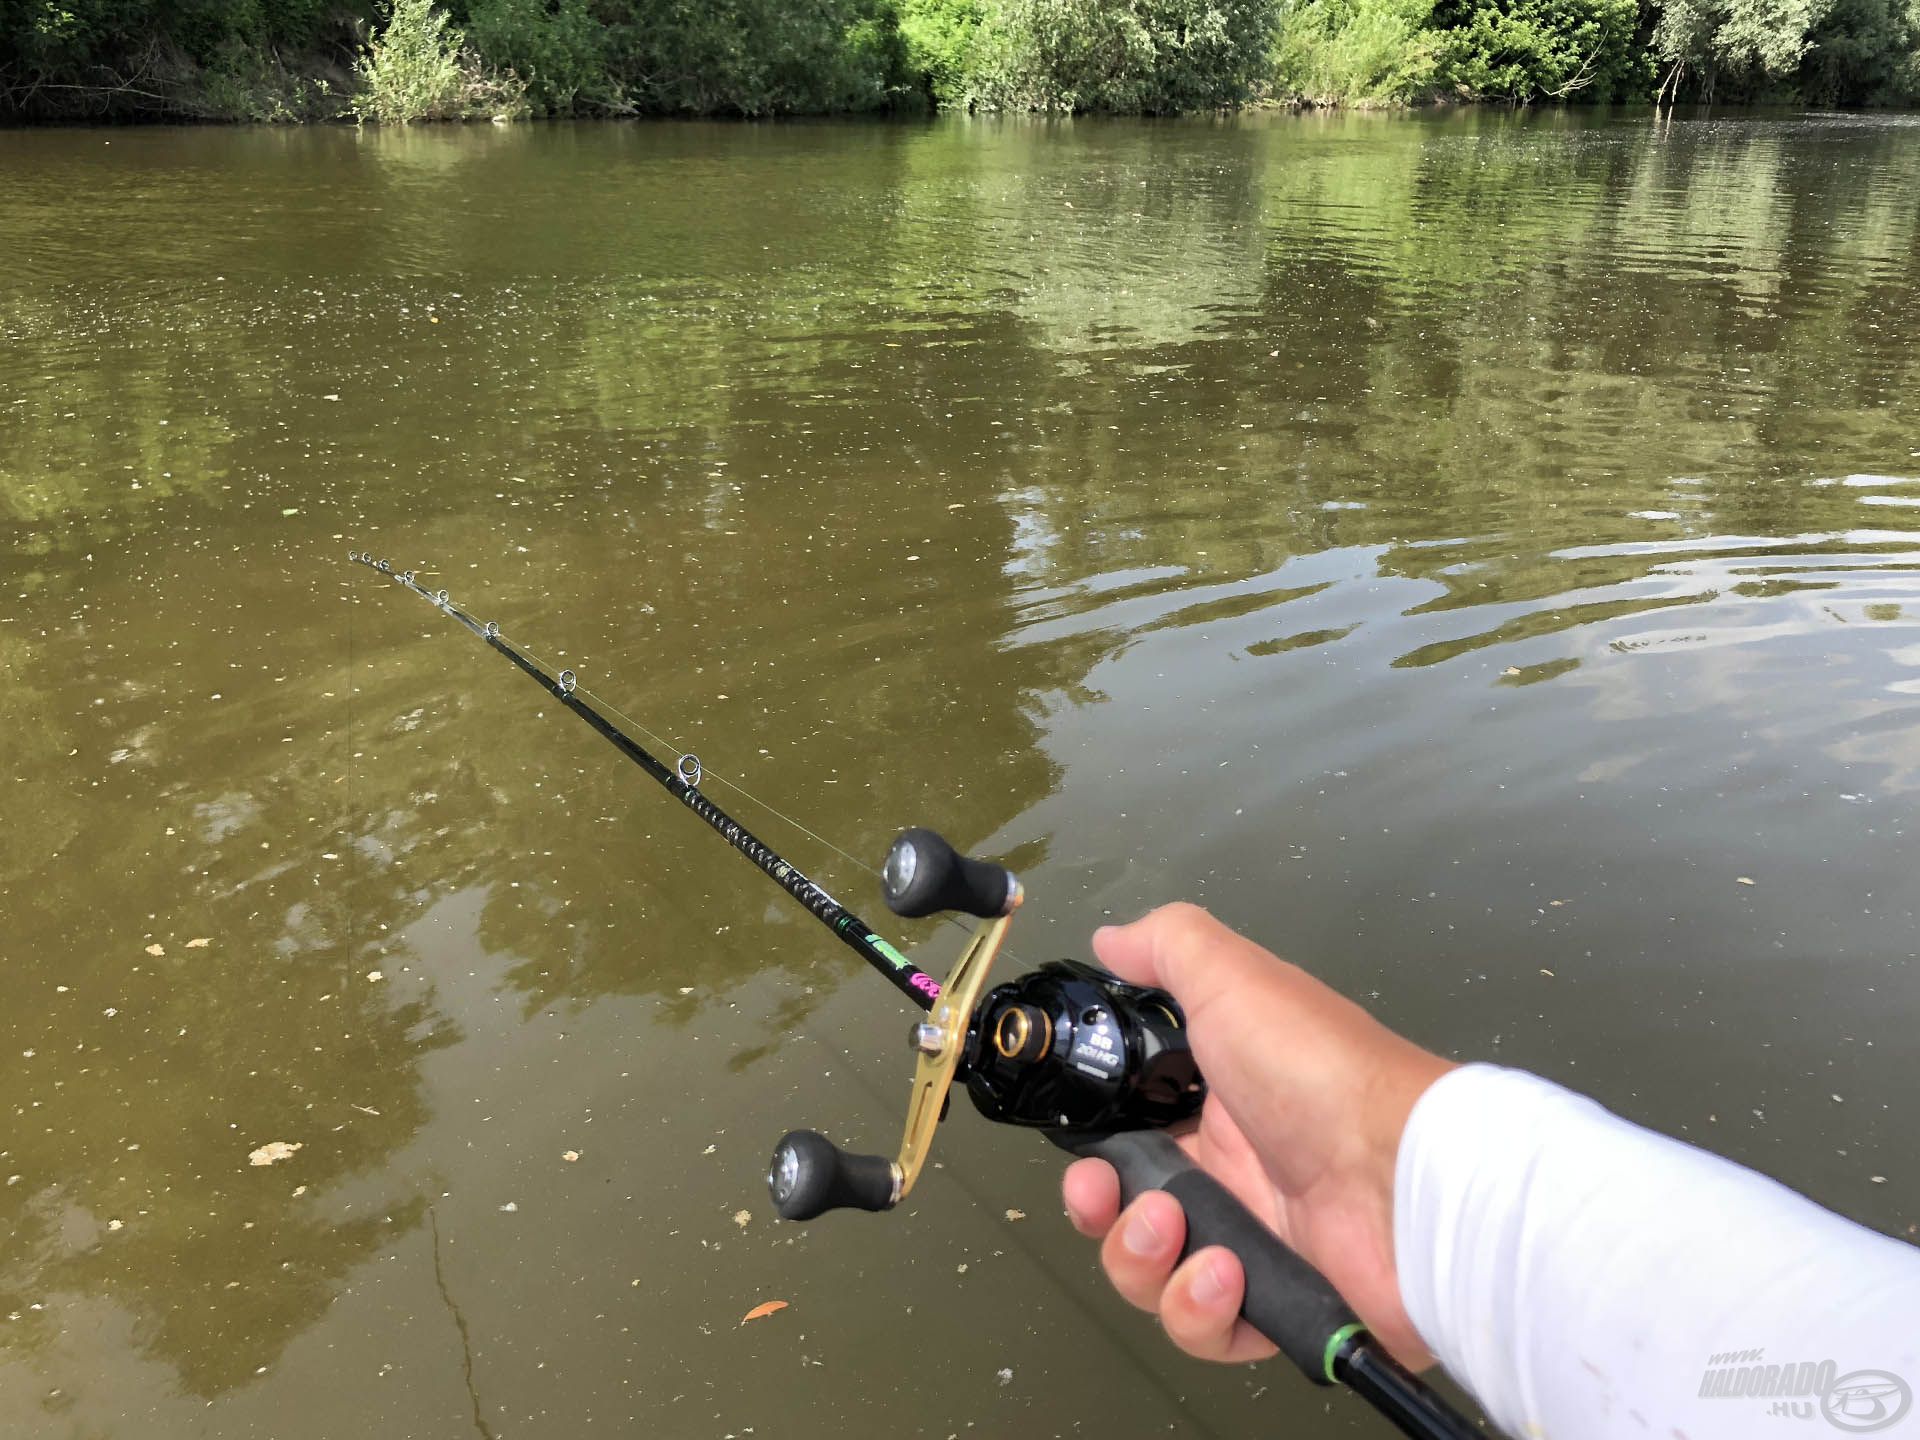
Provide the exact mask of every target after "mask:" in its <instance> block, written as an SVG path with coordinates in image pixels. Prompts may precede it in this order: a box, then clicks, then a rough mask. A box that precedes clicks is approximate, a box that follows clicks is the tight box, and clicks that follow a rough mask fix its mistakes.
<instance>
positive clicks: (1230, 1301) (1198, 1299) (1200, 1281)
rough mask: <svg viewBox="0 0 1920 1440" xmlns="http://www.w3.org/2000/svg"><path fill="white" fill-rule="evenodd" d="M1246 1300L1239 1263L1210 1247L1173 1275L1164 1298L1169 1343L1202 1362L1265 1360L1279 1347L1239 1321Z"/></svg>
mask: <svg viewBox="0 0 1920 1440" xmlns="http://www.w3.org/2000/svg"><path fill="white" fill-rule="evenodd" d="M1246 1294H1247V1278H1246V1271H1245V1269H1244V1268H1242V1266H1241V1264H1240V1260H1239V1257H1238V1256H1236V1255H1235V1254H1234V1253H1233V1252H1232V1251H1231V1250H1228V1249H1227V1248H1226V1247H1224V1246H1221V1245H1210V1246H1208V1247H1207V1248H1206V1249H1205V1250H1201V1251H1198V1252H1196V1253H1195V1254H1192V1255H1190V1256H1188V1257H1187V1259H1186V1261H1185V1262H1184V1263H1183V1264H1182V1265H1181V1266H1180V1268H1179V1269H1177V1270H1175V1271H1174V1272H1173V1276H1172V1278H1171V1279H1170V1280H1169V1281H1168V1282H1167V1287H1166V1289H1165V1290H1164V1291H1163V1292H1162V1294H1161V1297H1160V1323H1161V1325H1162V1326H1163V1327H1164V1328H1165V1329H1166V1332H1167V1338H1168V1339H1170V1340H1172V1341H1173V1343H1174V1344H1175V1345H1178V1346H1179V1347H1180V1348H1181V1349H1182V1350H1184V1351H1186V1352H1187V1354H1189V1355H1192V1356H1194V1357H1196V1358H1197V1359H1201V1360H1214V1361H1218V1362H1220V1363H1222V1364H1228V1365H1237V1364H1241V1363H1243V1362H1244V1361H1248V1360H1264V1359H1265V1358H1266V1357H1267V1356H1269V1355H1271V1354H1273V1352H1274V1345H1273V1342H1272V1341H1270V1340H1268V1339H1267V1337H1266V1336H1264V1335H1262V1334H1261V1333H1260V1332H1259V1331H1258V1330H1255V1329H1254V1328H1253V1327H1252V1326H1251V1325H1249V1324H1248V1323H1247V1322H1246V1321H1244V1320H1242V1319H1241V1318H1240V1306H1241V1303H1242V1302H1243V1301H1244V1300H1245V1299H1246Z"/></svg>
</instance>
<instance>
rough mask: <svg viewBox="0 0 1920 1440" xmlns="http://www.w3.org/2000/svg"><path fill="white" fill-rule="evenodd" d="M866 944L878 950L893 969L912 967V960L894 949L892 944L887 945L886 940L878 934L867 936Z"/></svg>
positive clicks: (908, 968) (909, 968)
mask: <svg viewBox="0 0 1920 1440" xmlns="http://www.w3.org/2000/svg"><path fill="white" fill-rule="evenodd" d="M867 944H869V945H871V946H872V947H873V948H874V949H876V950H878V951H879V952H880V953H881V954H882V955H884V956H886V957H887V963H888V964H889V965H891V966H893V968H894V969H896V970H911V969H913V962H912V961H911V960H909V959H907V957H906V956H904V955H902V954H901V953H900V952H899V951H898V950H896V949H894V948H893V946H891V945H889V944H888V943H887V942H886V941H884V940H882V939H881V938H880V937H879V936H878V935H869V936H867Z"/></svg>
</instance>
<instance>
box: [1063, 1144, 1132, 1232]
mask: <svg viewBox="0 0 1920 1440" xmlns="http://www.w3.org/2000/svg"><path fill="white" fill-rule="evenodd" d="M1060 1198H1061V1199H1062V1200H1064V1201H1066V1205H1067V1218H1068V1219H1069V1220H1071V1221H1073V1228H1074V1229H1076V1230H1078V1231H1079V1232H1080V1233H1081V1234H1082V1235H1087V1236H1090V1237H1092V1238H1093V1239H1095V1240H1098V1239H1100V1238H1101V1237H1102V1236H1104V1235H1105V1234H1106V1233H1107V1231H1109V1230H1111V1229H1112V1228H1113V1222H1114V1221H1115V1220H1116V1219H1118V1218H1119V1215H1120V1176H1119V1175H1118V1174H1117V1173H1115V1171H1114V1168H1113V1166H1111V1165H1109V1164H1108V1163H1107V1162H1106V1161H1104V1160H1095V1159H1091V1158H1089V1159H1085V1160H1076V1161H1074V1162H1073V1164H1071V1165H1069V1166H1068V1167H1067V1169H1066V1173H1065V1174H1063V1175H1062V1176H1061V1177H1060Z"/></svg>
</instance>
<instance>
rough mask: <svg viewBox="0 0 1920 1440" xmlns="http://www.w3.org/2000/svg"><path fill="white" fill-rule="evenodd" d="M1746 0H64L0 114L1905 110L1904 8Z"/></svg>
mask: <svg viewBox="0 0 1920 1440" xmlns="http://www.w3.org/2000/svg"><path fill="white" fill-rule="evenodd" d="M1763 3H1764V0H1729V3H1727V4H1725V5H1721V6H1719V7H1718V8H1717V9H1715V10H1714V11H1712V13H1711V14H1709V13H1707V12H1705V11H1701V10H1697V9H1696V8H1695V7H1696V5H1697V0H1656V3H1653V4H1649V5H1642V4H1640V3H1639V0H1152V3H1148V0H791V3H789V0H725V3H717V4H714V5H711V6H707V7H702V8H700V9H699V10H698V11H697V12H690V11H689V10H688V8H687V7H684V6H678V5H675V4H672V3H669V0H608V3H605V4H595V5H594V6H592V7H591V8H589V7H588V5H587V4H586V0H552V3H547V0H455V3H453V4H451V5H448V6H444V7H443V6H438V5H436V4H434V3H433V0H395V3H393V4H392V5H390V6H389V5H384V4H381V5H376V4H374V3H373V0H359V3H350V4H347V5H343V6H339V7H330V8H327V9H325V10H324V11H323V10H321V9H320V8H319V7H314V6H299V5H288V4H280V5H267V6H262V5H257V4H242V3H240V0H210V3H209V5H207V6H206V7H204V8H203V9H202V10H200V11H198V12H196V14H195V15H194V16H193V17H192V18H191V19H190V20H188V19H183V18H182V17H181V16H180V14H179V13H177V12H178V7H174V6H169V5H167V4H165V3H164V0H71V5H70V7H69V8H62V9H60V10H58V11H50V10H47V11H40V10H35V11H28V10H24V9H23V10H17V11H6V10H0V122H6V121H12V122H16V123H20V122H29V123H30V122H46V121H63V120H66V121H73V120H82V121H138V120H165V121H213V122H221V121H252V122H261V121H264V122H282V123H312V122H322V121H329V120H342V119H356V120H373V121H381V122H398V123H406V122H410V121H414V120H431V119H478V120H511V119H518V118H522V117H527V116H534V115H567V116H647V115H678V116H710V117H728V116H735V117H743V118H754V117H763V116H780V115H844V114H877V113H902V112H906V113H915V112H918V113H925V112H929V111H935V110H969V111H977V110H988V111H1023V112H1042V113H1056V114H1057V113H1089V112H1091V113H1109V114H1149V115H1168V114H1181V113H1192V112H1200V111H1208V110H1220V109H1234V108H1240V107H1243V106H1247V105H1251V104H1259V103H1279V104H1289V103H1291V104H1310V105H1315V106H1362V107H1398V106H1405V105H1412V104H1420V103H1428V102H1434V101H1448V102H1474V101H1488V102H1497V103H1503V104H1536V103H1595V102H1598V103H1606V102H1615V101H1636V100H1641V101H1649V100H1655V99H1658V100H1661V101H1672V100H1676V99H1677V100H1690V99H1706V100H1721V101H1731V102H1754V101H1765V102H1774V103H1801V104H1808V105H1818V106H1826V107H1835V106H1870V105H1910V104H1913V103H1915V102H1916V101H1920V9H1915V8H1914V7H1913V6H1912V5H1911V4H1910V3H1903V0H1851V3H1849V4H1847V5H1844V6H1838V5H1822V4H1811V5H1808V6H1805V7H1800V8H1799V9H1796V11H1795V12H1794V16H1793V17H1787V16H1785V15H1783V14H1779V13H1775V12H1774V11H1771V10H1768V11H1763V10H1762V9H1761V8H1759V7H1761V6H1762V5H1763Z"/></svg>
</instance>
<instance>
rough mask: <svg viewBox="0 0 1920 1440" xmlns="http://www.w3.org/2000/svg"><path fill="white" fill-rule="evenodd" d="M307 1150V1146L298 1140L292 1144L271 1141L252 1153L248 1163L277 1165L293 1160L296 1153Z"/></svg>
mask: <svg viewBox="0 0 1920 1440" xmlns="http://www.w3.org/2000/svg"><path fill="white" fill-rule="evenodd" d="M305 1148H306V1147H305V1144H304V1143H303V1142H301V1141H298V1140H296V1141H294V1142H293V1143H292V1144H288V1143H287V1142H286V1141H285V1140H270V1141H268V1142H267V1143H266V1144H265V1145H262V1146H261V1147H260V1148H259V1149H258V1150H254V1151H250V1152H249V1153H248V1155H247V1163H248V1164H249V1165H277V1164H278V1163H279V1162H280V1161H282V1160H291V1159H292V1158H293V1154H294V1151H296V1150H302V1149H305Z"/></svg>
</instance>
